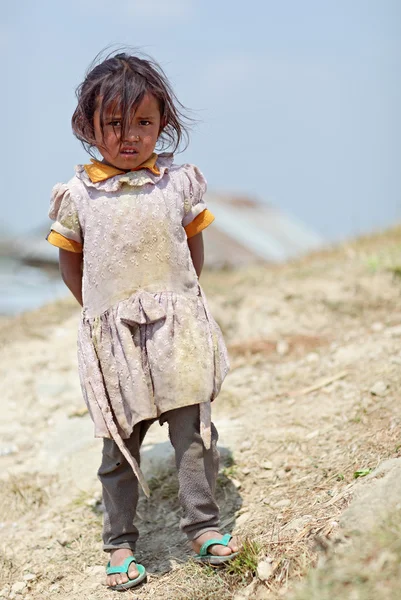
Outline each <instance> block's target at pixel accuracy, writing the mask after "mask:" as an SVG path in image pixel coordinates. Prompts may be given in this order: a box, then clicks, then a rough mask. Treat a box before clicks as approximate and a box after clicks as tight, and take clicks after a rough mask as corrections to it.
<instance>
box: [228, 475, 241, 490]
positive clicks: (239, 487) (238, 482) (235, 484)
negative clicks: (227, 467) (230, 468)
mask: <svg viewBox="0 0 401 600" xmlns="http://www.w3.org/2000/svg"><path fill="white" fill-rule="evenodd" d="M230 481H231V483H232V484H233V486H234V487H235V489H236V490H240V489H241V482H240V481H238V479H232V478H231V479H230Z"/></svg>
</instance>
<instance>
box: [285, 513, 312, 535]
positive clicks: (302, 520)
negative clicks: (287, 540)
mask: <svg viewBox="0 0 401 600" xmlns="http://www.w3.org/2000/svg"><path fill="white" fill-rule="evenodd" d="M312 520H313V517H312V515H304V516H303V517H297V518H296V519H293V520H292V521H290V522H289V523H287V525H285V526H284V531H295V532H297V533H298V532H299V531H302V530H303V528H304V527H306V526H307V525H308V523H310V522H311V521H312Z"/></svg>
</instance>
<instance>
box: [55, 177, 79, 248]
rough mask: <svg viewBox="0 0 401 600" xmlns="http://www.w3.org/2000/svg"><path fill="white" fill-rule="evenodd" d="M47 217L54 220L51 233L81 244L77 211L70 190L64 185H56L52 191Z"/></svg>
mask: <svg viewBox="0 0 401 600" xmlns="http://www.w3.org/2000/svg"><path fill="white" fill-rule="evenodd" d="M49 217H50V219H52V220H54V223H53V224H52V226H51V229H52V231H55V232H56V233H58V234H60V235H61V236H63V237H64V238H67V240H72V241H73V242H77V243H78V244H82V243H83V239H82V230H81V225H80V222H79V217H78V211H77V208H76V205H75V202H74V199H73V198H72V196H71V192H70V189H69V187H68V186H67V185H66V184H64V183H58V184H57V185H55V186H54V188H53V190H52V197H51V203H50V211H49Z"/></svg>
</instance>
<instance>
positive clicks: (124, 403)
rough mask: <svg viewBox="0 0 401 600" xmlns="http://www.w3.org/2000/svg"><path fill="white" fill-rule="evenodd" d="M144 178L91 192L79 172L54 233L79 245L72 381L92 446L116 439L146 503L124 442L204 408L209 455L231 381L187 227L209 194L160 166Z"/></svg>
mask: <svg viewBox="0 0 401 600" xmlns="http://www.w3.org/2000/svg"><path fill="white" fill-rule="evenodd" d="M156 166H157V169H158V171H159V174H158V175H156V174H155V173H154V172H150V171H148V170H145V169H141V170H139V171H131V172H128V173H124V174H119V175H116V176H114V177H111V178H109V179H107V180H105V181H100V182H97V183H93V182H92V180H91V179H90V178H89V176H88V174H87V172H86V170H85V168H84V167H83V166H78V167H77V168H76V174H75V176H74V177H73V178H72V179H71V180H70V181H69V182H68V183H67V184H58V185H56V186H55V187H54V189H53V194H52V203H51V209H50V213H49V216H50V218H51V219H53V220H55V222H54V223H53V225H52V230H53V231H55V232H57V233H58V234H61V235H62V236H64V237H65V238H67V239H68V240H72V241H74V242H78V243H80V244H83V278H82V291H83V305H84V307H83V311H82V318H81V320H80V325H79V333H78V361H79V375H80V381H81V386H82V391H83V396H84V399H85V402H86V404H87V406H88V410H89V412H90V415H91V417H92V419H93V421H94V425H95V436H96V437H108V438H110V437H111V438H113V439H114V440H115V442H116V443H117V444H118V446H119V447H120V449H121V451H122V452H123V453H124V455H125V456H126V458H127V460H129V462H130V464H131V466H132V468H133V469H134V471H135V474H136V475H137V477H138V479H139V480H140V482H141V485H142V487H143V489H144V491H145V493H148V489H147V486H146V482H145V481H144V479H143V476H142V473H141V472H140V469H139V467H138V465H137V463H136V461H135V460H134V458H133V457H132V456H131V455H130V453H129V452H128V450H127V448H126V446H125V444H124V442H123V439H124V438H128V437H129V436H130V434H131V433H132V430H133V427H134V426H135V425H136V423H138V422H140V421H142V420H145V419H154V418H156V417H159V416H160V415H161V414H162V413H164V412H166V411H168V410H171V409H175V408H179V407H182V406H188V405H192V404H199V405H200V418H201V433H202V438H203V440H204V443H205V446H206V447H208V446H209V444H210V401H211V400H213V399H214V398H215V397H216V396H217V394H218V393H219V391H220V388H221V384H222V382H223V380H224V378H225V376H226V374H227V372H228V368H229V366H228V358H227V351H226V347H225V344H224V341H223V338H222V334H221V331H220V329H219V327H218V325H217V324H216V322H215V321H214V319H213V317H212V316H211V314H210V312H209V309H208V306H207V302H206V299H205V296H204V293H203V291H202V288H201V286H200V285H199V281H198V277H197V275H196V272H195V269H194V266H193V263H192V259H191V255H190V252H189V248H188V242H187V234H186V231H185V229H184V228H185V227H186V226H188V225H189V223H191V222H192V221H193V220H194V219H195V218H196V217H197V216H198V215H200V214H201V213H202V212H203V211H204V210H205V209H206V205H205V202H204V200H203V194H204V192H205V190H206V182H205V180H204V178H203V175H202V174H201V173H200V171H199V170H198V169H197V168H196V167H194V166H192V165H180V166H178V165H174V164H173V157H172V155H168V154H161V155H160V156H159V157H158V158H157V162H156Z"/></svg>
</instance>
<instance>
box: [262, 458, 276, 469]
mask: <svg viewBox="0 0 401 600" xmlns="http://www.w3.org/2000/svg"><path fill="white" fill-rule="evenodd" d="M260 466H261V467H262V469H266V471H270V469H272V468H273V463H272V461H271V460H265V461H264V462H262V464H261V465H260Z"/></svg>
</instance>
